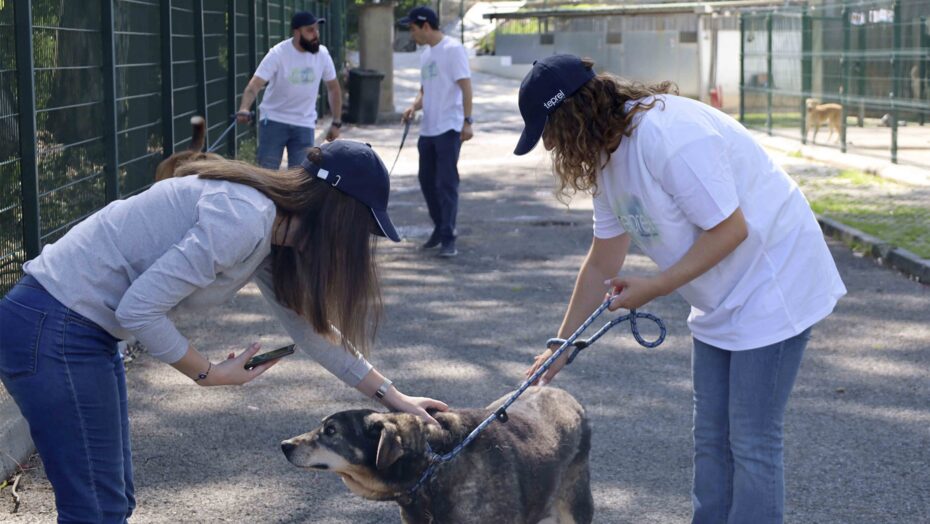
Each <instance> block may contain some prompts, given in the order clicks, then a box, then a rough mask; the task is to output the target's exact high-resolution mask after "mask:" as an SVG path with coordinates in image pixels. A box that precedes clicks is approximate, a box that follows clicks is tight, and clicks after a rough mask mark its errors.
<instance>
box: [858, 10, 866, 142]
mask: <svg viewBox="0 0 930 524" xmlns="http://www.w3.org/2000/svg"><path fill="white" fill-rule="evenodd" d="M856 35H857V38H856V42H857V46H856V48H857V54H858V60H856V63H857V64H859V72H858V75H857V79H858V84H859V85H858V87H857V89H856V94H857V95H859V117H858V121H857V122H856V125H858V126H859V127H865V75H866V71H865V68H866V65H867V62H866V61H865V23H864V21H863V25H860V26H859V27H858V28H857V29H856Z"/></svg>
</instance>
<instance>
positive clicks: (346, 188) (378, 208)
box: [301, 140, 400, 242]
mask: <svg viewBox="0 0 930 524" xmlns="http://www.w3.org/2000/svg"><path fill="white" fill-rule="evenodd" d="M320 150H321V151H322V152H323V159H322V160H320V163H319V164H316V163H314V162H311V161H310V159H309V158H305V159H304V161H303V162H302V163H301V167H303V168H304V169H305V170H306V171H307V173H309V174H310V176H313V177H316V178H319V179H320V180H323V181H325V182H326V183H327V184H329V185H331V186H333V187H334V188H336V189H338V190H339V191H342V192H343V193H345V194H347V195H349V196H351V197H352V198H355V199H356V200H358V201H360V202H361V203H363V204H365V205H366V206H368V208H369V209H371V214H372V216H374V217H375V222H377V223H378V228H379V229H380V230H381V233H382V235H381V236H385V237H388V238H390V239H391V240H393V241H394V242H400V236H398V235H397V230H396V229H394V224H393V223H392V222H391V219H390V218H389V217H388V214H387V205H388V196H389V195H390V193H391V182H390V180H389V178H388V170H387V168H386V167H384V162H382V161H381V158H380V157H378V154H377V153H375V151H374V149H372V148H371V146H370V145H368V144H363V143H361V142H355V141H353V140H336V141H334V142H329V143H326V144H323V145H322V146H320Z"/></svg>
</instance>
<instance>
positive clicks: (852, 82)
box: [740, 0, 930, 167]
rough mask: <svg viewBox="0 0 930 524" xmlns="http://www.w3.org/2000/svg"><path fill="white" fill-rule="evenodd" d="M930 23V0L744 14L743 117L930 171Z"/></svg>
mask: <svg viewBox="0 0 930 524" xmlns="http://www.w3.org/2000/svg"><path fill="white" fill-rule="evenodd" d="M928 18H930V0H909V1H906V2H905V1H894V0H858V1H832V2H829V1H828V2H823V3H817V4H816V5H811V6H804V7H788V8H780V9H777V10H760V11H752V12H744V13H743V14H742V16H741V39H742V59H741V63H740V77H741V80H740V84H741V97H742V100H741V103H740V119H741V120H742V122H743V123H744V124H746V125H747V126H749V127H754V128H758V129H763V130H765V131H767V132H769V133H771V134H779V135H786V136H791V137H798V138H800V139H801V141H802V142H804V143H808V142H814V141H815V142H816V143H817V144H818V145H827V146H831V147H836V148H839V149H841V150H842V151H844V152H847V151H848V152H854V153H858V154H864V155H871V156H881V157H885V158H890V159H891V161H892V162H900V163H907V164H915V165H919V166H923V167H930V125H925V124H930V122H928V120H930V22H928ZM815 137H816V138H815Z"/></svg>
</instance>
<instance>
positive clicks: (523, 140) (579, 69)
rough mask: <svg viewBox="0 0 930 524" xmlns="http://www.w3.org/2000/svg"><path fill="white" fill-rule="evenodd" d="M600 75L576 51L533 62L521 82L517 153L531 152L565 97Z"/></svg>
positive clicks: (515, 150) (515, 152) (514, 151)
mask: <svg viewBox="0 0 930 524" xmlns="http://www.w3.org/2000/svg"><path fill="white" fill-rule="evenodd" d="M595 76H597V75H596V74H595V73H594V69H593V68H592V69H588V68H586V67H585V66H584V63H582V61H581V58H579V57H577V56H575V55H552V56H547V57H546V58H543V59H541V60H537V61H535V62H533V69H531V70H530V72H529V73H527V74H526V77H525V78H524V79H523V83H522V84H520V99H519V105H520V115H521V116H522V117H523V124H524V128H523V134H522V135H520V141H519V142H517V147H516V149H514V150H513V153H514V154H515V155H525V154H527V153H529V152H530V151H531V150H532V149H533V148H534V147H536V143H537V142H539V137H541V136H542V133H543V128H545V127H546V121H547V120H548V119H549V115H551V114H552V112H553V111H555V110H556V109H557V108H558V107H559V106H560V105H562V102H564V101H565V99H566V98H568V97H570V96H572V95H573V94H575V91H578V90H579V89H580V88H581V86H583V85H585V84H586V83H588V81H589V80H591V79H592V78H594V77H595Z"/></svg>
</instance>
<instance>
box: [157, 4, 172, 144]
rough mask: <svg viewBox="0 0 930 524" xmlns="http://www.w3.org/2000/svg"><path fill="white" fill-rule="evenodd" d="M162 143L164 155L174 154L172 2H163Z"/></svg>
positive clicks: (161, 9) (161, 8)
mask: <svg viewBox="0 0 930 524" xmlns="http://www.w3.org/2000/svg"><path fill="white" fill-rule="evenodd" d="M159 12H160V15H161V143H162V154H163V155H164V157H165V158H168V157H169V156H171V155H172V154H173V153H174V66H173V65H172V63H171V60H172V55H173V54H174V53H173V46H172V42H171V33H172V31H173V30H174V29H173V25H172V23H171V0H161V7H160V11H159Z"/></svg>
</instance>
